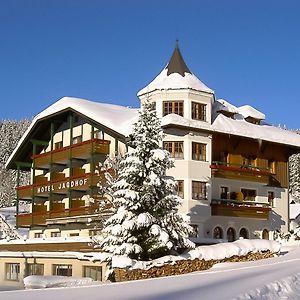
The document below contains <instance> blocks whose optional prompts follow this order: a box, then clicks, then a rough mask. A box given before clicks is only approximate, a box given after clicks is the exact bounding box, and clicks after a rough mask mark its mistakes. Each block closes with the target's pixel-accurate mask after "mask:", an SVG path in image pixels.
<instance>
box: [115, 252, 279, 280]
mask: <svg viewBox="0 0 300 300" xmlns="http://www.w3.org/2000/svg"><path fill="white" fill-rule="evenodd" d="M273 256H274V253H271V252H270V251H267V252H262V253H261V252H259V253H249V254H247V255H245V256H232V257H230V258H226V259H223V260H209V261H205V260H199V259H195V260H180V261H177V262H176V263H175V264H174V265H164V266H161V267H152V268H150V269H149V270H141V269H137V270H129V269H121V268H115V269H114V280H115V281H118V282H120V281H129V280H139V279H148V278H157V277H164V276H172V275H180V274H186V273H190V272H195V271H204V270H207V269H209V268H211V267H212V266H213V265H214V264H216V263H221V262H242V261H253V260H259V259H264V258H270V257H273Z"/></svg>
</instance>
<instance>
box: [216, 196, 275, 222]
mask: <svg viewBox="0 0 300 300" xmlns="http://www.w3.org/2000/svg"><path fill="white" fill-rule="evenodd" d="M270 210H271V208H270V205H269V203H265V202H256V201H236V200H227V199H218V200H216V199H214V200H212V201H211V214H212V216H227V217H240V218H254V219H263V220H267V219H268V218H269V212H270Z"/></svg>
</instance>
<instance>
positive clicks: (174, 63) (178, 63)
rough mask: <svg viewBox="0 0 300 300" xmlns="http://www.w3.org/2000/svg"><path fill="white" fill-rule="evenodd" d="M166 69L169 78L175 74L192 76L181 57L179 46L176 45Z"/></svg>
mask: <svg viewBox="0 0 300 300" xmlns="http://www.w3.org/2000/svg"><path fill="white" fill-rule="evenodd" d="M165 69H167V70H168V72H167V75H168V76H169V75H170V74H173V73H178V74H180V75H181V76H185V73H189V74H192V72H191V71H190V70H189V68H188V66H187V65H186V63H185V61H184V59H183V57H182V55H181V52H180V50H179V47H178V44H176V47H175V49H174V51H173V54H172V56H171V59H170V61H169V63H168V64H167V66H166V68H165Z"/></svg>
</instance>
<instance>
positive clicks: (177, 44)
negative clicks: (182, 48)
mask: <svg viewBox="0 0 300 300" xmlns="http://www.w3.org/2000/svg"><path fill="white" fill-rule="evenodd" d="M176 48H177V49H178V48H179V39H176Z"/></svg>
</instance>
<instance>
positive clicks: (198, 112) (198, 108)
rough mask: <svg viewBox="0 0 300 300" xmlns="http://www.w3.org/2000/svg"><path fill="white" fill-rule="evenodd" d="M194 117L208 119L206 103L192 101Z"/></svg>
mask: <svg viewBox="0 0 300 300" xmlns="http://www.w3.org/2000/svg"><path fill="white" fill-rule="evenodd" d="M192 119H194V120H200V121H206V105H205V104H202V103H197V102H192Z"/></svg>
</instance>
